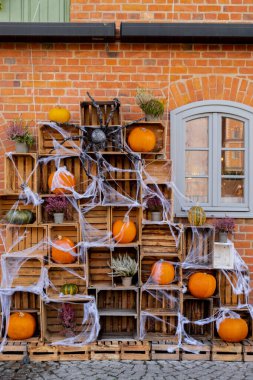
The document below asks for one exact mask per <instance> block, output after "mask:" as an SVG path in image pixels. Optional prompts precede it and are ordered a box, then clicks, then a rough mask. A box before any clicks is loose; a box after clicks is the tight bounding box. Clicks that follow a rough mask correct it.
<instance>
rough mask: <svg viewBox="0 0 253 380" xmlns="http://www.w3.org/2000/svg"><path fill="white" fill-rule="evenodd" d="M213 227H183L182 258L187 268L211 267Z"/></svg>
mask: <svg viewBox="0 0 253 380" xmlns="http://www.w3.org/2000/svg"><path fill="white" fill-rule="evenodd" d="M214 234H215V230H214V227H213V226H201V227H193V226H185V228H184V258H185V263H186V264H187V265H189V266H192V267H196V265H197V266H199V265H204V266H210V267H212V265H213V251H214Z"/></svg>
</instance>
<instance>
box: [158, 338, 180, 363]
mask: <svg viewBox="0 0 253 380" xmlns="http://www.w3.org/2000/svg"><path fill="white" fill-rule="evenodd" d="M151 360H180V350H179V348H178V346H177V344H176V342H175V340H164V341H157V342H151Z"/></svg>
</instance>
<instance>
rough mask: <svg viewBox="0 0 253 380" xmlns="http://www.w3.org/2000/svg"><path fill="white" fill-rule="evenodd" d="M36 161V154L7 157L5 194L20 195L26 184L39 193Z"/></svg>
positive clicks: (18, 154) (15, 154) (13, 154)
mask: <svg viewBox="0 0 253 380" xmlns="http://www.w3.org/2000/svg"><path fill="white" fill-rule="evenodd" d="M36 159H37V155H36V154H35V153H12V155H11V156H8V155H5V173H6V175H5V192H7V193H11V194H19V193H21V192H22V188H21V185H23V184H24V183H26V184H27V185H28V186H29V187H30V189H31V190H32V191H34V192H37V171H36Z"/></svg>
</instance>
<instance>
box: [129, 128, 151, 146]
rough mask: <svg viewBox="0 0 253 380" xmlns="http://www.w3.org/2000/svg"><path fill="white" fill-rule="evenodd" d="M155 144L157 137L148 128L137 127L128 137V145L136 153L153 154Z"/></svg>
mask: <svg viewBox="0 0 253 380" xmlns="http://www.w3.org/2000/svg"><path fill="white" fill-rule="evenodd" d="M155 144H156V136H155V134H154V132H153V131H151V130H150V129H148V128H144V127H136V128H134V129H133V130H132V131H131V132H130V134H129V136H128V145H129V146H130V148H131V149H132V150H133V151H134V152H151V151H152V150H153V149H154V147H155Z"/></svg>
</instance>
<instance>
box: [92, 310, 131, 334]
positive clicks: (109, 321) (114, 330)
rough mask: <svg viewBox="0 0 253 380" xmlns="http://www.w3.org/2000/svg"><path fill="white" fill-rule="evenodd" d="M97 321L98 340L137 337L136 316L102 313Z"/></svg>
mask: <svg viewBox="0 0 253 380" xmlns="http://www.w3.org/2000/svg"><path fill="white" fill-rule="evenodd" d="M99 322H100V332H99V336H98V340H132V339H133V340H135V339H137V337H138V318H137V317H135V316H129V315H123V314H121V315H118V316H112V315H110V316H107V315H102V316H100V318H99Z"/></svg>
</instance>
